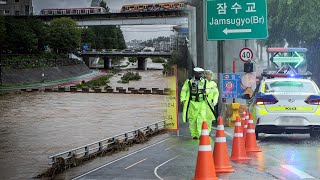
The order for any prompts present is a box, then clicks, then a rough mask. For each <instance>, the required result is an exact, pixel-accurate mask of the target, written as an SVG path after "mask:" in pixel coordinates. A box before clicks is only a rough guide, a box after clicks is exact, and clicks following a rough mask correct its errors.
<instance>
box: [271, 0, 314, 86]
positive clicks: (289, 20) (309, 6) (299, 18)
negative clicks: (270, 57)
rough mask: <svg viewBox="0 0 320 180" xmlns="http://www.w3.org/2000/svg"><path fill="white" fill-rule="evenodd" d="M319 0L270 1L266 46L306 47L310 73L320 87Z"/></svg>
mask: <svg viewBox="0 0 320 180" xmlns="http://www.w3.org/2000/svg"><path fill="white" fill-rule="evenodd" d="M319 7H320V1H319V0H308V1H305V0H268V25H269V38H268V40H267V46H269V47H270V46H283V45H284V40H286V41H287V42H288V43H289V47H306V48H308V52H307V64H308V70H309V71H311V72H312V73H313V74H314V75H315V76H314V77H313V78H315V79H314V80H315V81H316V82H317V83H318V84H320V77H319V76H318V75H317V74H318V71H319V70H318V67H319V66H320V62H319V58H320V52H319V46H320V42H319V39H320V23H319V22H320V16H319Z"/></svg>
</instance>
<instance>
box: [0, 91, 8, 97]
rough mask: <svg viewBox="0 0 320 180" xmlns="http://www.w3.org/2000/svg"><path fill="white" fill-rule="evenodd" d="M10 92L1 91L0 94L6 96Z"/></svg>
mask: <svg viewBox="0 0 320 180" xmlns="http://www.w3.org/2000/svg"><path fill="white" fill-rule="evenodd" d="M8 94H9V93H8V92H0V96H6V95H8Z"/></svg>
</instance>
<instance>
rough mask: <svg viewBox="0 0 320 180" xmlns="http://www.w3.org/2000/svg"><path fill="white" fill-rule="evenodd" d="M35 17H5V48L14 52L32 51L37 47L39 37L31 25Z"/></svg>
mask: <svg viewBox="0 0 320 180" xmlns="http://www.w3.org/2000/svg"><path fill="white" fill-rule="evenodd" d="M33 22H34V20H33V19H27V20H19V19H15V18H13V17H6V19H5V29H6V30H7V31H6V34H5V43H4V44H3V48H4V49H8V50H11V51H13V52H14V53H30V52H33V51H34V50H35V49H37V45H38V44H37V42H38V37H37V35H36V33H35V32H34V29H33V28H32V27H31V25H32V23H33Z"/></svg>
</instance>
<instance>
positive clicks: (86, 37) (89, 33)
mask: <svg viewBox="0 0 320 180" xmlns="http://www.w3.org/2000/svg"><path fill="white" fill-rule="evenodd" d="M94 37H95V33H94V31H93V29H92V28H83V29H82V30H81V47H83V45H84V44H85V43H86V44H87V43H88V44H89V47H93V42H94Z"/></svg>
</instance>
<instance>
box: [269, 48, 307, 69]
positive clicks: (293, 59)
mask: <svg viewBox="0 0 320 180" xmlns="http://www.w3.org/2000/svg"><path fill="white" fill-rule="evenodd" d="M294 54H295V55H296V57H281V56H275V57H273V62H275V63H297V64H296V65H295V67H294V68H297V67H298V66H299V65H300V64H301V63H302V62H303V60H304V59H303V57H301V56H300V55H299V54H298V53H297V52H294Z"/></svg>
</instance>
